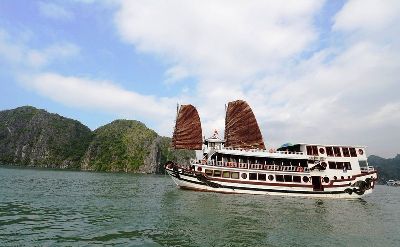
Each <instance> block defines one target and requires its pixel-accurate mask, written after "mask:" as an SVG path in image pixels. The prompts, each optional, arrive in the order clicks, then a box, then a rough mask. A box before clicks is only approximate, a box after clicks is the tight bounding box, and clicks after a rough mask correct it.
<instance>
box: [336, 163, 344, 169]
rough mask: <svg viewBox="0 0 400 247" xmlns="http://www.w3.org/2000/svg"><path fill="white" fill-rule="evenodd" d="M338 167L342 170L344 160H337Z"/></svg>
mask: <svg viewBox="0 0 400 247" xmlns="http://www.w3.org/2000/svg"><path fill="white" fill-rule="evenodd" d="M336 169H339V170H342V169H343V162H336Z"/></svg>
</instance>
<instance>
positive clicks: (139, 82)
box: [0, 0, 400, 157]
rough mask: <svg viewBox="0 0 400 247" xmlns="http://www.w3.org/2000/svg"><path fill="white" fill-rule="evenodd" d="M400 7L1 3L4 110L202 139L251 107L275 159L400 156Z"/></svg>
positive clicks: (387, 2) (124, 0)
mask: <svg viewBox="0 0 400 247" xmlns="http://www.w3.org/2000/svg"><path fill="white" fill-rule="evenodd" d="M398 23H400V1H398V0H384V1H382V0H349V1H341V0H336V1H322V0H304V1H302V0H286V1H279V0H276V1H273V0H271V1H268V0H262V1H258V0H254V1H236V0H229V1H228V0H226V1H223V0H221V1H207V0H202V1H189V0H170V1H153V0H143V1H141V0H137V1H136V0H102V1H96V0H71V1H63V0H53V1H46V0H43V1H31V0H2V1H1V4H0V89H1V91H0V95H1V96H0V110H5V109H12V108H16V107H19V106H23V105H32V106H35V107H37V108H41V109H45V110H47V111H49V112H52V113H58V114H60V115H63V116H65V117H69V118H73V119H77V120H79V121H80V122H82V123H83V124H85V125H87V126H88V127H89V128H91V129H93V130H94V129H96V128H98V127H100V126H102V125H105V124H107V123H109V122H111V121H113V120H115V119H120V118H123V119H135V120H139V121H141V122H143V123H145V124H146V125H147V126H148V127H150V128H152V129H154V130H156V131H157V132H158V133H159V134H161V135H164V136H171V135H172V131H173V127H174V119H175V116H176V106H177V104H178V103H179V104H192V105H194V106H196V107H197V109H198V111H199V115H200V118H201V121H202V127H203V135H205V136H210V135H211V134H212V132H213V131H214V130H215V129H217V130H219V132H220V133H223V129H224V117H225V104H227V103H228V102H229V101H233V100H237V99H243V100H246V101H247V102H248V103H249V104H250V106H251V107H252V109H253V111H254V113H255V115H256V118H257V120H258V123H259V125H260V128H261V131H262V134H263V138H264V141H265V143H266V145H267V147H275V148H276V147H279V146H280V145H281V144H282V143H287V142H291V143H300V142H301V143H317V144H341V145H365V146H367V147H368V153H369V154H375V155H380V156H383V157H393V156H395V155H396V154H397V153H400V25H399V24H398Z"/></svg>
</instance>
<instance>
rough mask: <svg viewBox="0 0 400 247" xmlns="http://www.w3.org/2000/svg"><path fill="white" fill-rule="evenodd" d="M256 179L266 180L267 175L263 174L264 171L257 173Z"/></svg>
mask: <svg viewBox="0 0 400 247" xmlns="http://www.w3.org/2000/svg"><path fill="white" fill-rule="evenodd" d="M258 180H261V181H265V180H267V175H266V174H264V173H259V174H258Z"/></svg>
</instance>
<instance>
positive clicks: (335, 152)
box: [306, 146, 364, 157]
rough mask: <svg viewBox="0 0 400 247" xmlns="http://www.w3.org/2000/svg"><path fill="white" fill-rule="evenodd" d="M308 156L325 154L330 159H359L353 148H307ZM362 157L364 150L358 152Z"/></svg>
mask: <svg viewBox="0 0 400 247" xmlns="http://www.w3.org/2000/svg"><path fill="white" fill-rule="evenodd" d="M306 150H307V155H313V156H318V155H319V154H325V151H326V155H327V156H330V157H342V154H343V157H357V151H356V149H355V148H351V147H325V148H323V147H321V148H319V150H318V147H317V146H307V147H306ZM358 153H359V154H360V155H362V154H364V151H363V150H362V149H359V150H358Z"/></svg>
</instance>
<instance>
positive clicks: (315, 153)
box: [312, 146, 318, 156]
mask: <svg viewBox="0 0 400 247" xmlns="http://www.w3.org/2000/svg"><path fill="white" fill-rule="evenodd" d="M312 150H313V155H315V156H318V147H317V146H312Z"/></svg>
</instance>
